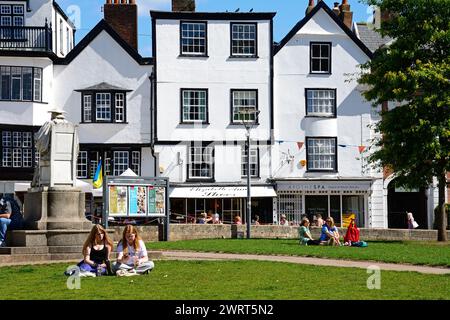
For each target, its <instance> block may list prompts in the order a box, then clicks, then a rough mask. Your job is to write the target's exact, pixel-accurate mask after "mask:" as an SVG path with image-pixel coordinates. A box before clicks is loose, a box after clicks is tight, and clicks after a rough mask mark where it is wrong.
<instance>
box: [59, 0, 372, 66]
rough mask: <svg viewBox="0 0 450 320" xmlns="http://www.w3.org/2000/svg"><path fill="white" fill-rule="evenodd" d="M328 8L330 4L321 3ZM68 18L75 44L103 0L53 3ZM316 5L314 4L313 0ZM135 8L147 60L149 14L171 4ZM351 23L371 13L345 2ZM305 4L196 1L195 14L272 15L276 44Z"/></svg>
mask: <svg viewBox="0 0 450 320" xmlns="http://www.w3.org/2000/svg"><path fill="white" fill-rule="evenodd" d="M324 1H325V2H326V3H327V5H328V6H329V7H330V8H332V7H333V3H334V2H337V1H339V2H342V0H324ZM57 2H58V4H59V5H60V6H61V8H62V9H63V10H64V11H65V12H66V13H67V15H68V16H69V18H71V19H72V20H75V24H76V25H77V32H76V41H77V42H78V41H80V40H81V39H82V38H83V37H84V36H85V35H86V34H87V33H88V32H89V31H90V30H91V29H92V28H93V27H94V26H95V25H96V24H97V23H98V22H99V21H100V20H101V19H102V18H103V12H102V7H103V4H104V3H105V2H106V0H57ZM316 2H317V0H316ZM137 3H138V8H139V32H138V33H139V39H138V42H139V53H140V54H141V55H142V56H144V57H151V56H152V51H151V20H150V14H149V11H150V10H164V11H170V10H171V0H137ZM349 3H350V5H351V9H352V11H353V21H357V22H361V21H369V19H371V10H370V8H368V7H367V6H366V5H364V4H362V3H360V0H349ZM307 5H308V0H196V11H203V12H225V11H226V10H228V11H235V10H236V9H237V8H239V9H240V11H241V12H245V11H249V10H250V9H252V8H253V11H254V12H276V13H277V14H276V16H275V18H274V41H280V40H281V39H282V38H283V37H284V36H285V35H286V34H287V33H288V32H289V31H290V30H291V29H292V27H293V26H294V25H295V24H296V23H297V22H298V21H299V20H301V19H303V17H304V16H305V9H306V7H307Z"/></svg>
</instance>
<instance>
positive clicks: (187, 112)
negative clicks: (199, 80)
mask: <svg viewBox="0 0 450 320" xmlns="http://www.w3.org/2000/svg"><path fill="white" fill-rule="evenodd" d="M181 97H182V98H181V100H182V122H203V123H206V122H208V116H207V115H208V90H206V89H200V90H197V89H182V90H181Z"/></svg>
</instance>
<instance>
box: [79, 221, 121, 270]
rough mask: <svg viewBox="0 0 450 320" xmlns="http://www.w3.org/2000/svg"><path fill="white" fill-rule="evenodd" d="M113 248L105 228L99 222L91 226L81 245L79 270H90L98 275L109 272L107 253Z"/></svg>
mask: <svg viewBox="0 0 450 320" xmlns="http://www.w3.org/2000/svg"><path fill="white" fill-rule="evenodd" d="M112 249H113V242H112V240H111V238H110V237H109V236H108V234H107V233H106V230H105V229H104V228H103V227H102V226H101V225H99V224H96V225H94V226H93V227H92V229H91V232H90V233H89V236H88V238H87V239H86V241H85V242H84V245H83V257H84V260H82V261H81V262H80V263H78V267H80V271H81V272H83V271H84V272H92V273H95V274H96V275H97V276H98V275H104V274H107V273H111V267H110V264H109V255H110V254H111V250H112Z"/></svg>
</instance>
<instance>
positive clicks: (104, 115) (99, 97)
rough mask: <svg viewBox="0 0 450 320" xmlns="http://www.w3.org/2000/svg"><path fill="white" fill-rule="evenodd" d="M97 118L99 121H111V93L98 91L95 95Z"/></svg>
mask: <svg viewBox="0 0 450 320" xmlns="http://www.w3.org/2000/svg"><path fill="white" fill-rule="evenodd" d="M95 106H96V108H95V109H96V113H95V114H96V117H95V118H96V119H97V121H105V122H110V121H111V94H110V93H97V94H96V95H95Z"/></svg>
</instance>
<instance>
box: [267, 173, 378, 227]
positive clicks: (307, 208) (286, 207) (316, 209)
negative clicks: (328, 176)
mask: <svg viewBox="0 0 450 320" xmlns="http://www.w3.org/2000/svg"><path fill="white" fill-rule="evenodd" d="M371 182H372V181H371V180H355V181H352V180H345V181H344V180H314V181H311V180H296V181H277V185H276V189H277V199H276V201H275V202H274V208H275V210H274V216H273V220H274V221H275V222H278V221H279V217H280V216H281V215H282V214H284V215H285V216H286V218H287V220H288V221H290V223H291V225H298V224H299V223H300V221H301V219H302V218H303V217H304V216H306V217H308V219H309V220H310V221H311V222H312V223H313V222H314V220H316V218H317V217H318V215H319V214H320V215H321V216H322V218H323V219H324V220H325V217H333V220H334V221H335V223H336V225H337V226H338V227H341V226H346V225H347V224H348V222H349V221H350V219H351V218H352V217H353V218H355V220H356V223H357V225H358V227H366V226H368V225H369V215H368V211H369V210H368V208H369V196H370V190H371V184H372V183H371Z"/></svg>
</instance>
